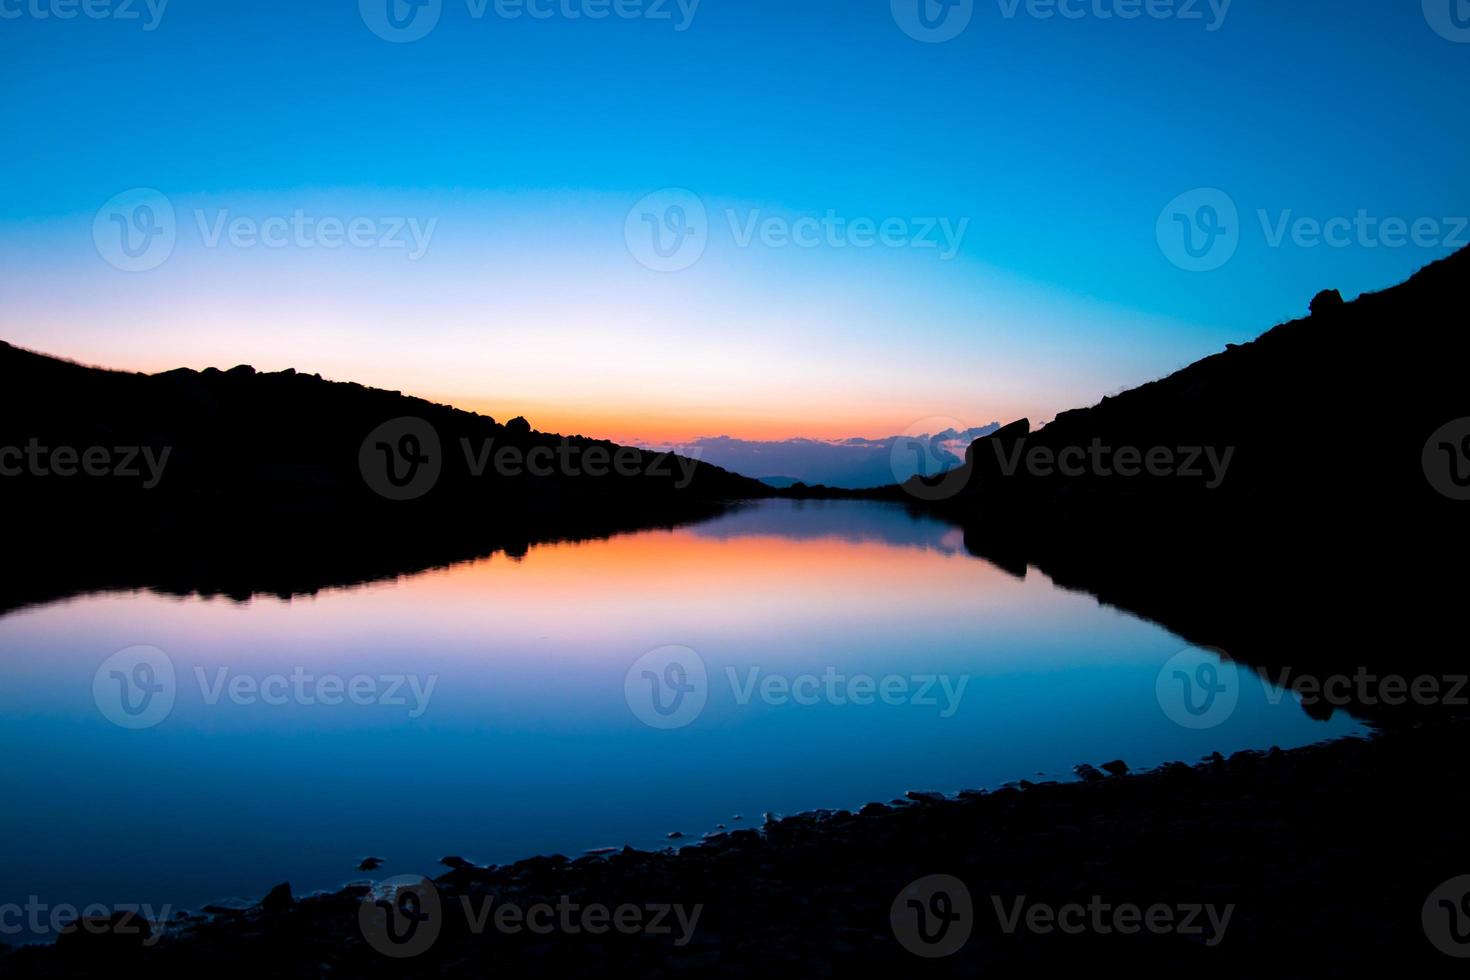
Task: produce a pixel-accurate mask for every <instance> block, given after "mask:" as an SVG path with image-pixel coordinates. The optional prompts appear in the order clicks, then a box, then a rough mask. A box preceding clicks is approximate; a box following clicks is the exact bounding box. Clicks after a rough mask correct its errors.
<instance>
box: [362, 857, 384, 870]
mask: <svg viewBox="0 0 1470 980" xmlns="http://www.w3.org/2000/svg"><path fill="white" fill-rule="evenodd" d="M382 866H383V859H382V858H375V857H370V858H363V860H362V863H361V864H359V865H358V866H357V870H358V871H377V870H378V869H379V868H381V867H382Z"/></svg>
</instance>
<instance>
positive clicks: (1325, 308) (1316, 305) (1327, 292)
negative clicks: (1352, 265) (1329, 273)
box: [1310, 289, 1344, 316]
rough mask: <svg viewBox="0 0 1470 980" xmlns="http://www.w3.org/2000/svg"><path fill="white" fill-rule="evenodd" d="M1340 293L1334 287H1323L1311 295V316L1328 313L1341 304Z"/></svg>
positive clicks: (1338, 307)
mask: <svg viewBox="0 0 1470 980" xmlns="http://www.w3.org/2000/svg"><path fill="white" fill-rule="evenodd" d="M1343 305H1344V304H1343V301H1342V293H1340V292H1338V291H1337V290H1335V289H1324V290H1322V291H1321V292H1320V293H1318V294H1317V295H1316V296H1314V297H1312V305H1311V307H1310V308H1311V311H1312V315H1313V316H1318V315H1320V314H1323V313H1330V312H1332V311H1333V310H1336V309H1340V308H1341V307H1342V306H1343Z"/></svg>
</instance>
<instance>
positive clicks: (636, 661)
mask: <svg viewBox="0 0 1470 980" xmlns="http://www.w3.org/2000/svg"><path fill="white" fill-rule="evenodd" d="M1358 731H1360V728H1359V726H1358V725H1357V724H1356V723H1355V722H1354V721H1353V720H1352V719H1350V718H1348V717H1346V716H1344V715H1342V714H1338V715H1337V716H1335V717H1334V718H1333V719H1331V720H1329V721H1326V722H1321V721H1315V720H1313V719H1311V718H1309V717H1308V716H1307V714H1306V713H1305V712H1303V710H1302V709H1301V707H1300V705H1299V704H1298V702H1297V701H1296V699H1295V698H1294V697H1293V696H1292V695H1290V694H1287V693H1283V692H1281V691H1280V690H1278V689H1276V688H1274V687H1272V686H1270V685H1268V684H1266V683H1264V682H1263V681H1261V680H1260V679H1259V678H1258V677H1257V676H1256V675H1255V674H1254V673H1251V672H1250V671H1248V670H1245V669H1239V670H1237V669H1236V668H1235V667H1233V666H1232V665H1231V663H1230V662H1229V661H1228V660H1223V661H1222V660H1221V659H1220V658H1219V657H1218V656H1217V655H1216V654H1214V653H1212V652H1210V651H1204V650H1198V649H1193V648H1190V647H1189V645H1188V644H1187V643H1185V642H1184V641H1182V640H1180V639H1179V638H1177V637H1175V636H1173V635H1172V634H1170V633H1168V632H1167V631H1165V630H1163V629H1161V628H1160V627H1158V626H1156V625H1153V624H1151V623H1149V622H1146V621H1144V620H1141V619H1138V618H1136V617H1134V616H1132V615H1129V614H1127V613H1125V612H1122V611H1119V610H1117V609H1113V608H1110V607H1106V606H1101V605H1099V604H1098V602H1097V601H1096V600H1095V599H1093V598H1092V597H1090V596H1088V595H1085V594H1080V593H1075V592H1068V591H1064V590H1062V589H1060V588H1058V587H1056V586H1055V585H1053V584H1052V583H1051V582H1050V581H1049V580H1048V579H1047V578H1046V577H1045V576H1043V575H1042V574H1040V573H1038V572H1037V571H1035V570H1034V569H1032V570H1030V571H1029V572H1028V573H1027V574H1026V575H1025V576H1024V578H1021V577H1016V576H1014V575H1012V574H1009V573H1007V572H1005V571H1003V570H1001V569H999V568H997V567H996V566H994V565H992V564H990V563H988V562H985V561H982V560H980V559H977V558H975V557H973V556H971V555H970V554H968V553H967V552H966V550H965V548H964V546H963V541H962V535H961V533H960V531H959V530H958V529H956V528H954V527H953V526H951V525H949V524H946V523H944V522H942V521H939V520H936V519H932V518H927V517H916V516H914V515H912V514H910V513H909V512H908V511H906V510H905V509H904V508H902V507H899V506H897V505H891V504H882V503H867V502H856V501H854V502H810V503H801V502H793V501H769V502H762V503H758V504H751V505H748V506H744V507H741V508H739V509H737V510H734V511H732V512H730V513H727V514H725V515H724V516H721V517H718V518H715V519H712V520H709V521H707V522H705V523H701V524H694V525H686V526H683V527H680V528H677V529H674V530H657V531H647V532H639V533H631V534H624V535H621V536H617V537H613V538H610V539H607V540H597V541H587V542H581V543H562V544H551V545H540V546H535V547H532V548H531V549H530V551H529V553H527V554H526V555H524V556H523V557H521V558H518V559H512V558H509V557H507V556H506V555H504V554H497V555H493V556H491V557H488V558H484V559H482V560H478V561H474V562H470V563H465V564H460V565H457V566H454V567H450V568H444V569H438V570H434V571H430V572H426V573H423V574H419V575H415V576H412V577H407V578H403V579H401V580H398V581H396V582H380V583H377V584H372V585H367V586H362V587H357V588H352V589H341V590H335V591H328V592H322V593H320V594H318V595H316V596H307V597H298V598H295V599H294V600H291V601H284V600H279V599H275V598H256V599H254V600H252V601H250V602H243V603H242V602H235V601H231V600H228V599H218V598H217V599H201V598H177V597H167V596H161V595H156V594H152V593H148V592H139V593H119V594H103V595H94V596H84V597H79V598H75V599H72V600H69V601H63V602H56V603H53V604H50V605H46V606H43V607H36V608H30V609H25V610H21V611H18V612H13V613H10V614H8V615H6V616H4V617H3V618H0V733H3V739H4V744H5V745H6V746H7V747H8V750H9V751H8V760H7V766H6V776H5V783H6V787H5V797H6V805H5V807H4V808H3V811H0V902H9V903H14V904H15V905H25V904H27V903H29V904H31V905H37V904H41V905H47V906H54V905H56V904H58V903H71V904H75V905H78V906H81V905H85V904H88V903H104V904H111V905H116V904H119V903H148V904H150V905H152V906H153V908H154V909H161V908H162V907H164V906H166V905H167V906H171V907H172V908H173V909H175V910H177V909H180V908H188V909H197V908H199V907H200V906H201V905H203V904H206V903H209V902H222V901H225V900H229V899H239V900H252V899H257V898H259V897H260V896H261V895H263V894H264V893H265V892H266V891H267V890H269V889H270V888H271V887H272V886H273V885H275V884H277V883H279V882H282V881H287V880H289V881H290V882H291V884H292V886H293V888H294V890H295V891H296V892H297V893H298V894H301V893H303V892H308V891H311V890H315V889H325V888H335V887H338V886H340V885H341V884H343V883H344V882H346V881H351V880H361V879H364V878H366V877H369V876H368V875H365V874H363V873H361V872H359V871H357V870H356V869H357V866H358V863H359V862H360V861H361V860H362V859H363V858H364V857H367V856H369V855H374V856H378V857H381V858H382V859H384V865H383V868H382V869H381V870H380V871H377V872H374V873H373V875H372V876H371V877H375V878H379V877H385V876H387V875H392V874H401V873H412V874H428V875H430V876H432V875H434V874H437V873H439V872H440V871H442V870H443V869H442V868H440V867H439V865H438V860H439V859H440V858H441V857H443V856H446V855H463V856H464V857H466V858H468V859H470V860H473V861H476V862H480V863H508V862H510V861H513V860H516V859H518V858H522V857H528V856H531V855H534V854H541V853H562V854H566V855H568V856H572V857H575V856H578V855H580V854H581V853H583V852H584V851H587V850H589V849H593V848H602V847H621V846H623V845H625V844H631V845H633V846H635V847H640V848H654V847H660V846H667V845H669V844H670V843H671V841H670V839H669V838H668V837H667V835H668V834H670V833H674V832H678V833H681V834H684V835H686V837H685V838H683V839H681V840H679V841H678V843H686V842H687V841H688V840H690V839H695V840H697V839H698V838H699V837H700V836H701V835H702V834H705V833H707V832H711V831H713V830H715V829H716V828H717V826H718V825H721V824H723V825H725V826H726V827H728V828H731V829H734V828H737V827H742V826H754V827H758V826H759V825H760V824H761V822H762V814H763V813H765V812H767V811H771V812H775V813H779V814H790V813H796V812H800V811H803V810H810V809H816V808H849V809H851V808H856V807H860V806H861V805H862V804H864V803H866V802H869V801H874V800H878V801H886V800H890V799H893V798H895V797H898V796H902V794H903V793H904V792H905V791H908V790H920V791H937V792H942V793H953V792H956V791H958V790H961V789H965V788H995V787H998V786H1001V785H1003V784H1005V783H1007V782H1010V781H1014V780H1019V779H1030V780H1033V781H1041V780H1044V779H1072V778H1075V777H1074V776H1073V773H1072V767H1073V766H1074V765H1075V764H1077V763H1083V762H1086V763H1091V764H1093V765H1100V764H1101V763H1104V762H1107V761H1109V760H1111V759H1118V758H1120V759H1124V760H1126V761H1127V762H1128V763H1129V764H1130V765H1131V766H1133V767H1134V768H1144V767H1148V766H1152V765H1157V764H1159V763H1162V762H1165V761H1169V760H1175V759H1179V760H1185V761H1194V760H1197V759H1198V758H1200V757H1201V756H1204V755H1208V754H1209V753H1210V752H1213V751H1220V752H1223V753H1226V754H1229V753H1231V752H1233V751H1236V750H1239V749H1243V748H1266V747H1269V746H1272V745H1279V746H1281V747H1283V748H1288V747H1292V746H1296V745H1302V744H1306V743H1309V742H1314V741H1318V740H1322V739H1326V738H1332V737H1337V736H1342V735H1347V734H1353V733H1355V732H1358ZM737 815H739V817H740V819H738V820H737V819H736V817H737ZM33 897H34V898H33ZM18 918H19V917H16V916H12V917H11V918H10V920H8V921H3V920H0V926H3V927H5V928H6V929H7V934H6V935H4V936H0V940H8V941H10V942H15V941H17V940H18V939H26V938H36V937H37V933H38V930H36V929H34V928H30V927H25V928H23V929H22V930H21V932H20V933H17V932H16V931H15V930H14V929H13V928H12V927H13V925H14V923H15V921H17V920H18ZM45 933H46V929H45V928H42V929H40V930H39V934H40V936H41V937H42V938H44V936H45Z"/></svg>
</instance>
